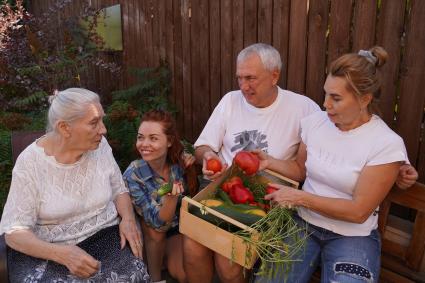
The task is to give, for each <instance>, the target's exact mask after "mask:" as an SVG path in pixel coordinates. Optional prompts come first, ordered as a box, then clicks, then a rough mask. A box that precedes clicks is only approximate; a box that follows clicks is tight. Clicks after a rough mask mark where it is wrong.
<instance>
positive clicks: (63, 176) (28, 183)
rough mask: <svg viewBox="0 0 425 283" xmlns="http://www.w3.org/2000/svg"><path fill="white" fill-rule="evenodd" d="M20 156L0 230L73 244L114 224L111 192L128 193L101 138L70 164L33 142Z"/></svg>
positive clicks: (115, 194)
mask: <svg viewBox="0 0 425 283" xmlns="http://www.w3.org/2000/svg"><path fill="white" fill-rule="evenodd" d="M36 142H37V141H35V142H33V143H32V144H31V145H29V146H28V147H27V148H26V149H25V150H24V151H23V152H22V153H21V154H20V155H19V157H18V159H17V161H16V164H15V167H14V168H13V171H12V184H11V187H10V191H9V195H8V198H7V202H6V205H5V207H4V211H3V216H2V219H1V223H0V234H3V233H11V232H13V231H16V230H22V229H31V230H32V231H33V232H34V233H35V235H37V236H38V237H39V238H40V239H42V240H44V241H47V242H55V243H65V244H76V243H79V242H81V241H83V240H84V239H86V238H88V237H90V236H91V235H93V234H95V233H96V232H98V231H100V230H101V229H103V228H106V227H109V226H112V225H115V224H118V221H119V219H118V217H117V216H118V213H117V210H116V208H115V205H114V203H113V200H114V199H115V197H116V196H117V195H118V194H120V193H124V192H127V191H128V190H127V188H126V186H125V185H124V181H123V179H122V175H121V171H120V169H119V168H118V165H117V163H116V162H115V159H114V157H113V155H112V150H111V147H110V146H109V144H108V142H107V141H106V139H105V138H102V141H101V143H100V145H99V148H97V149H96V150H93V151H88V152H86V153H85V154H83V156H82V157H81V158H80V160H79V161H77V162H76V163H74V164H60V163H58V162H57V161H56V159H55V158H54V157H53V156H48V155H46V154H45V152H44V149H43V148H42V147H40V146H38V145H37V144H36Z"/></svg>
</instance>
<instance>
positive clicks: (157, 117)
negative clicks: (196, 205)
mask: <svg viewBox="0 0 425 283" xmlns="http://www.w3.org/2000/svg"><path fill="white" fill-rule="evenodd" d="M143 122H157V123H159V124H161V125H162V130H163V132H164V134H165V135H166V136H167V140H168V142H170V143H171V146H170V147H169V148H168V152H167V163H168V164H169V165H172V164H178V165H179V166H180V167H181V168H185V166H184V161H183V153H184V147H183V145H182V143H181V141H180V135H179V133H178V132H177V126H176V121H175V120H174V118H173V116H172V115H171V113H169V112H167V111H163V110H151V111H148V112H146V113H145V114H144V115H143V116H142V119H141V121H140V124H142V123H143ZM196 174H197V173H196V170H195V168H194V166H193V165H192V166H189V167H187V168H185V169H184V175H185V179H186V183H187V186H188V189H189V194H190V196H194V195H195V194H196V192H197V191H198V182H197V177H196Z"/></svg>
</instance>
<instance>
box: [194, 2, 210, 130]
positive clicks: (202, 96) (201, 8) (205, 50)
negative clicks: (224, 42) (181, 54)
mask: <svg viewBox="0 0 425 283" xmlns="http://www.w3.org/2000/svg"><path fill="white" fill-rule="evenodd" d="M208 24H209V19H208V3H207V1H203V0H192V27H195V26H198V27H197V28H196V29H195V28H194V29H193V31H194V34H193V37H192V41H191V42H192V47H193V49H192V72H193V76H192V86H193V93H194V94H195V95H193V98H192V106H193V110H192V111H193V118H192V119H193V135H194V138H196V137H198V135H199V134H200V133H201V131H202V129H203V125H205V123H206V122H207V120H208V117H209V113H210V107H209V105H210V95H211V94H210V92H209V89H210V85H209V71H210V61H209V33H207V32H205V31H206V30H208ZM195 36H196V38H195Z"/></svg>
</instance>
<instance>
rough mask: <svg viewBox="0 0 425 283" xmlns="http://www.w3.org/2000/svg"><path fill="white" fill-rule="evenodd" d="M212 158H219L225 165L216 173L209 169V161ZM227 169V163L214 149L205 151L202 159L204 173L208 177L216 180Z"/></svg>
mask: <svg viewBox="0 0 425 283" xmlns="http://www.w3.org/2000/svg"><path fill="white" fill-rule="evenodd" d="M210 159H217V160H218V161H220V162H221V164H222V165H223V166H222V168H221V170H220V171H219V172H216V173H214V172H213V171H210V170H207V162H208V160H210ZM226 169H227V164H226V163H224V162H223V161H222V160H221V159H220V157H218V155H217V154H215V153H214V152H213V151H206V152H205V153H204V158H203V160H202V173H203V174H204V176H205V177H206V178H208V179H209V180H215V179H217V178H218V177H220V176H221V174H223V172H224V171H226Z"/></svg>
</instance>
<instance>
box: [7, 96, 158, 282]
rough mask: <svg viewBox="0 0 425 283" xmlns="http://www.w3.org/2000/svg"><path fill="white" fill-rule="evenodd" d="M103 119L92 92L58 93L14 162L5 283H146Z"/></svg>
mask: <svg viewBox="0 0 425 283" xmlns="http://www.w3.org/2000/svg"><path fill="white" fill-rule="evenodd" d="M104 115H105V114H104V112H103V109H102V106H101V104H100V101H99V96H98V95H97V94H95V93H94V92H91V91H89V90H86V89H81V88H70V89H67V90H64V91H60V92H58V93H57V94H55V95H54V96H53V97H52V99H51V105H50V108H49V113H48V130H47V133H46V135H44V136H43V137H41V138H39V139H37V140H36V141H35V142H33V143H32V144H31V145H29V146H28V147H27V148H26V149H25V150H24V151H23V152H22V153H21V154H20V156H19V157H18V159H17V161H16V164H15V167H14V168H13V172H12V184H11V187H10V192H9V196H8V199H7V202H6V205H5V207H4V212H3V216H2V219H1V223H0V234H3V233H5V234H6V235H5V238H6V243H7V244H8V246H9V247H10V248H11V249H10V251H9V253H8V269H9V279H10V281H11V282H107V281H108V282H109V281H114V280H117V279H119V280H120V282H149V281H150V279H149V275H148V274H147V271H146V267H145V264H144V262H143V261H142V259H141V257H142V237H141V233H140V230H139V228H138V227H137V224H136V220H135V216H134V213H133V207H132V204H131V200H130V197H129V194H128V190H127V189H126V186H125V185H124V182H123V180H122V175H121V172H120V169H119V168H118V165H117V163H116V162H115V160H114V157H113V155H112V150H111V147H110V146H109V145H108V143H107V141H106V139H105V138H104V137H103V136H104V135H105V134H106V128H105V125H104V124H103V117H104ZM126 242H128V243H129V245H126Z"/></svg>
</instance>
